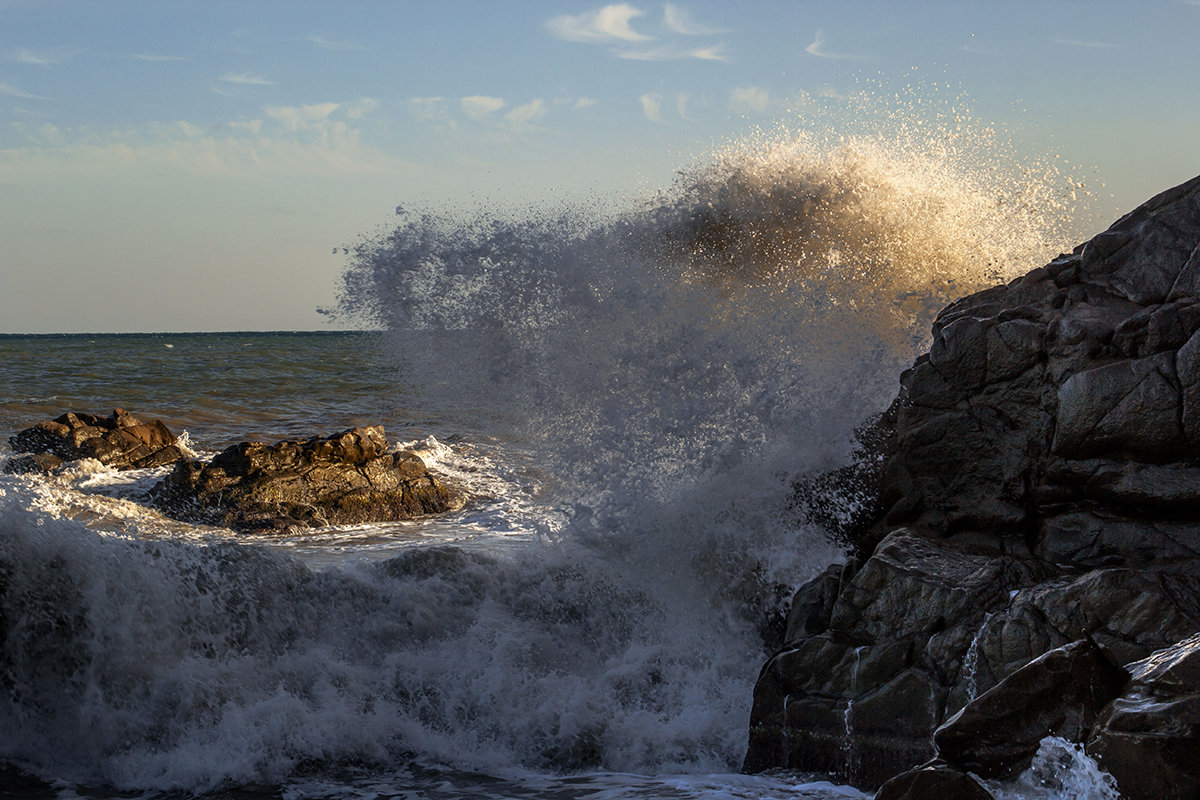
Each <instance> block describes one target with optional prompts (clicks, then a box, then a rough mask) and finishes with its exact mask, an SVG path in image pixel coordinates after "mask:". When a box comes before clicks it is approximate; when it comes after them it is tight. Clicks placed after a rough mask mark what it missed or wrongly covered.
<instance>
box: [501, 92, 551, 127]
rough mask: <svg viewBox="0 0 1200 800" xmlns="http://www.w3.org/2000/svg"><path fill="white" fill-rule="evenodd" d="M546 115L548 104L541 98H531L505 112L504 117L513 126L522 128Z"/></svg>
mask: <svg viewBox="0 0 1200 800" xmlns="http://www.w3.org/2000/svg"><path fill="white" fill-rule="evenodd" d="M544 116H546V104H545V103H544V102H543V101H542V100H540V99H539V100H531V101H529V102H528V103H525V104H524V105H520V106H517V107H516V108H514V109H513V110H512V111H510V112H508V113H507V114H505V115H504V119H505V121H507V122H508V124H509V125H510V126H512V127H513V128H518V129H520V128H524V127H526V126H528V125H529V124H530V123H532V122H535V121H537V120H539V119H541V118H542V117H544Z"/></svg>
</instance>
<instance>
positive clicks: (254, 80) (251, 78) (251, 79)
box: [217, 72, 275, 86]
mask: <svg viewBox="0 0 1200 800" xmlns="http://www.w3.org/2000/svg"><path fill="white" fill-rule="evenodd" d="M217 80H222V81H225V82H226V83H235V84H237V85H238V86H274V85H275V81H272V80H269V79H268V78H267V77H266V76H265V75H251V74H249V73H247V72H227V73H225V74H224V75H222V76H221V77H219V78H218V79H217Z"/></svg>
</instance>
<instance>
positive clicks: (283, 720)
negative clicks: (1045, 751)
mask: <svg viewBox="0 0 1200 800" xmlns="http://www.w3.org/2000/svg"><path fill="white" fill-rule="evenodd" d="M901 122H902V120H901ZM994 144H995V137H994V135H990V134H989V133H988V132H987V131H986V130H980V129H978V128H975V127H972V124H971V123H970V121H969V120H966V121H964V120H961V119H951V120H950V122H948V123H946V124H945V125H942V126H941V127H938V126H932V127H931V126H925V127H922V126H920V125H915V124H914V125H911V126H906V125H905V124H897V122H896V118H893V119H892V120H891V121H890V122H889V123H888V125H885V126H881V127H880V129H879V131H877V132H876V133H874V134H871V133H870V132H867V133H862V132H858V133H854V132H851V133H847V134H846V135H845V136H817V135H814V134H811V133H801V134H792V133H786V132H785V133H778V134H771V135H768V136H760V137H752V138H750V139H748V140H746V141H742V142H735V143H732V144H730V145H729V146H727V147H724V148H723V149H721V150H720V151H719V152H717V153H716V154H715V155H713V156H712V157H711V158H706V159H703V160H701V161H698V162H697V163H695V164H693V165H690V166H687V167H685V168H684V169H683V170H681V174H680V176H679V180H678V181H677V182H676V184H675V185H673V186H670V187H665V188H664V189H663V190H662V191H661V192H659V193H657V194H655V195H652V196H650V197H649V198H647V199H643V200H639V201H637V202H630V203H627V204H625V206H624V207H623V208H621V209H619V210H617V211H613V212H611V213H606V214H604V215H597V214H596V213H595V212H594V211H593V209H592V208H591V207H589V208H581V207H580V206H578V205H576V206H566V207H543V208H534V209H523V210H520V211H517V212H512V211H506V212H503V213H491V212H488V211H486V210H483V211H478V212H471V213H465V214H455V213H439V212H434V211H430V212H426V213H422V212H403V213H402V214H401V215H400V217H399V218H398V224H397V226H396V227H395V228H394V229H392V230H388V231H384V232H382V233H380V234H379V235H377V236H373V237H368V238H364V239H363V240H362V241H360V242H359V243H358V244H357V245H356V246H355V247H354V249H353V255H352V258H351V263H350V265H349V267H348V269H347V272H346V275H345V291H344V297H343V302H342V306H343V308H344V309H345V310H346V312H347V313H349V312H350V311H357V312H360V313H362V314H365V315H366V319H367V320H368V321H369V322H371V323H372V324H377V325H379V326H381V327H383V328H384V329H385V332H384V333H382V334H380V335H379V336H378V337H377V339H376V337H372V338H371V340H370V341H371V346H372V347H376V346H378V347H379V349H369V348H368V346H367V343H366V342H367V340H366V339H365V338H363V337H358V338H355V339H349V338H347V339H346V340H344V341H343V340H342V339H337V340H336V341H337V342H338V344H339V346H344V347H348V348H350V351H348V352H346V353H343V354H342V355H343V356H344V358H343V361H342V362H337V361H336V359H333V358H331V357H330V356H331V352H337V351H331V350H330V349H329V348H330V342H332V341H334V340H333V339H326V340H324V341H318V340H317V339H312V340H303V339H302V337H296V338H291V339H288V338H286V337H276V338H273V339H269V340H266V339H264V340H263V341H261V342H259V341H258V340H257V339H256V340H255V342H256V344H255V346H254V347H250V346H249V343H248V342H237V341H232V340H231V341H221V342H220V343H219V346H220V347H221V348H224V349H222V350H221V351H220V354H217V355H211V356H209V355H206V354H205V352H204V349H203V347H202V346H201V345H202V344H203V342H202V341H201V340H199V339H196V338H195V337H192V338H180V339H179V341H178V342H170V343H175V344H176V345H177V346H176V347H174V348H172V349H171V359H170V362H169V363H170V364H174V365H177V366H175V367H174V368H176V369H179V370H181V371H186V373H185V374H183V375H182V376H174V377H172V376H170V375H167V376H164V377H161V378H159V379H158V380H161V381H162V382H163V385H164V386H165V385H166V383H167V382H168V381H170V380H175V381H176V383H175V384H173V385H172V388H171V392H167V391H166V390H165V389H163V390H160V392H159V393H158V394H156V393H155V392H154V391H153V386H152V384H151V383H148V382H145V381H143V382H141V384H140V386H141V387H142V388H140V389H139V390H141V391H145V392H146V396H145V398H144V399H145V401H146V403H147V404H149V405H153V404H154V403H158V404H159V405H160V407H163V408H167V409H172V408H173V409H177V410H178V409H180V408H181V406H184V405H185V400H186V398H184V397H183V395H184V394H186V392H187V391H190V392H192V393H193V394H194V392H195V386H196V385H197V384H196V381H197V379H198V378H197V376H204V377H203V380H202V382H201V384H202V385H205V386H208V385H209V384H213V385H216V383H217V381H219V380H226V379H228V380H229V382H228V383H225V384H221V385H223V386H225V387H226V391H227V394H228V395H229V397H228V399H225V400H222V399H221V397H220V396H218V397H215V398H213V397H210V398H209V399H208V400H207V401H206V402H207V403H209V404H211V407H210V406H205V407H204V408H202V409H198V410H196V409H193V410H185V411H178V412H177V413H179V415H180V417H181V418H183V419H186V420H187V421H188V427H189V429H195V430H197V431H200V430H203V429H205V428H207V429H208V430H209V431H210V433H209V434H208V438H206V437H205V436H204V435H202V434H200V433H197V435H196V439H197V444H196V445H195V446H196V447H197V449H198V450H201V451H203V450H204V448H206V447H210V448H212V449H214V450H217V449H220V448H221V447H223V446H225V445H226V444H227V443H228V442H229V439H230V436H231V435H236V433H235V432H234V431H232V430H231V428H232V426H233V425H234V424H235V423H234V422H232V421H231V420H236V424H237V425H238V426H247V425H248V426H253V427H254V428H255V429H263V430H270V431H271V432H283V433H286V434H288V435H312V434H313V433H316V432H321V431H318V430H316V429H314V427H313V426H314V424H315V421H319V422H321V423H327V422H328V421H329V420H331V419H336V420H339V422H340V421H346V422H348V423H352V424H357V422H358V421H359V420H363V421H366V422H375V421H380V420H384V421H386V424H387V426H388V431H389V434H390V435H392V436H393V437H395V438H396V439H398V440H400V441H402V442H403V444H402V446H408V447H416V448H418V449H419V450H421V451H422V458H427V459H428V460H429V461H430V462H432V463H433V464H436V468H437V469H439V470H442V471H443V472H445V474H447V475H448V476H450V477H451V478H452V479H454V480H459V481H461V482H463V483H464V484H466V485H468V486H469V487H470V488H471V494H472V497H473V500H472V502H471V503H469V504H468V505H467V506H466V507H465V508H463V509H462V510H460V511H458V512H454V513H452V514H449V515H445V516H442V517H437V518H430V519H428V520H419V521H414V522H407V523H400V524H396V525H392V526H387V525H377V526H357V527H346V528H339V529H325V530H320V531H312V532H305V533H300V534H296V535H294V536H283V537H272V539H271V540H270V541H269V542H268V541H266V540H261V539H260V540H254V539H251V538H246V537H238V538H236V539H234V538H233V537H231V536H227V535H226V534H225V533H220V532H213V531H210V530H203V529H199V528H194V527H193V528H191V529H188V530H186V531H182V532H181V531H178V530H173V529H170V528H167V527H163V528H160V527H158V526H157V525H158V523H156V522H155V520H154V518H153V516H152V515H151V512H147V511H145V509H141V510H140V511H139V510H132V509H135V507H137V503H136V499H137V497H138V496H139V493H140V492H142V487H143V481H144V480H145V479H146V478H143V477H138V476H131V477H128V478H124V477H123V478H116V477H115V476H111V475H106V474H104V473H103V472H92V473H89V472H88V471H87V470H86V469H84V470H82V471H80V472H79V473H78V474H77V475H75V476H74V477H65V476H64V477H61V478H55V479H51V480H47V481H39V480H37V479H27V478H16V477H11V476H10V477H6V478H4V479H3V480H0V532H2V535H0V582H2V583H3V591H2V592H0V603H2V604H3V606H2V607H0V615H2V617H3V619H4V620H5V621H6V625H7V629H6V634H5V638H4V640H3V644H2V648H3V649H2V650H0V664H2V665H3V669H4V675H5V678H4V681H5V683H4V688H5V690H6V691H7V692H8V694H9V696H10V697H11V698H12V699H13V702H12V703H11V704H7V705H5V706H3V707H0V759H3V760H4V761H6V762H8V763H12V764H17V765H20V766H21V767H22V768H23V769H25V770H27V771H30V772H32V773H34V774H36V775H38V776H40V777H43V778H46V779H48V780H62V781H65V782H66V783H67V784H69V785H70V786H72V787H74V789H76V790H78V789H80V788H81V787H88V786H96V787H106V788H102V789H99V790H98V791H100V792H103V791H111V787H115V788H117V789H119V790H123V791H130V792H142V793H145V792H151V793H152V792H176V791H178V792H188V793H205V792H222V791H227V790H228V791H243V790H245V791H249V792H251V793H253V792H254V791H257V789H256V788H255V787H264V786H265V787H268V788H266V789H264V790H263V791H264V792H265V793H267V794H269V795H271V796H275V795H283V796H292V795H295V796H311V795H320V796H329V797H347V798H348V797H367V796H372V797H399V796H405V797H430V798H434V797H481V798H493V797H495V798H498V797H531V798H532V797H539V798H541V797H547V796H554V797H617V796H620V797H643V796H644V797H684V798H687V797H705V798H708V797H714V798H716V797H814V798H826V800H828V799H829V798H834V797H865V796H866V795H864V794H862V793H860V792H857V791H856V790H853V789H849V788H846V787H837V786H834V785H832V784H829V783H827V782H822V781H821V780H819V779H813V776H778V775H777V776H753V777H751V776H739V775H736V774H734V773H736V770H737V769H738V767H739V766H740V763H741V760H742V757H743V755H744V752H745V745H746V726H747V720H748V715H749V707H750V700H751V690H752V685H753V681H754V677H755V675H756V673H757V671H758V669H759V667H760V665H761V663H762V660H763V658H764V655H765V649H766V647H767V646H768V643H769V642H770V641H771V637H772V636H777V635H778V625H779V623H780V619H781V614H782V613H783V611H784V610H785V606H786V602H787V598H788V597H789V596H790V593H791V591H792V589H793V588H794V587H795V586H796V585H797V584H798V583H800V582H802V581H804V580H805V579H807V578H809V577H811V576H812V575H814V574H815V573H816V572H817V571H819V570H820V569H821V568H823V567H824V566H825V565H826V564H828V563H830V562H831V561H833V560H835V559H837V558H839V557H840V556H841V553H840V551H839V550H838V548H837V547H836V546H835V545H834V544H832V543H831V542H830V541H829V538H828V534H827V532H826V531H825V530H823V529H821V528H820V527H819V526H817V525H814V524H807V523H804V522H802V521H801V520H799V519H797V516H796V514H795V512H794V509H793V488H792V487H793V485H794V483H795V481H796V480H797V479H798V478H800V477H802V476H804V475H806V474H809V473H811V472H813V471H820V470H824V469H828V468H830V467H834V466H837V465H839V464H840V463H842V462H843V461H844V459H845V458H846V457H847V456H848V454H849V452H850V449H851V447H852V444H851V432H852V430H853V429H854V427H855V426H857V425H858V424H859V423H861V422H862V421H863V419H865V418H866V417H868V416H869V415H870V414H872V413H876V412H878V411H880V410H881V409H882V408H883V407H885V406H886V404H887V403H888V402H889V401H890V400H891V398H892V396H893V394H894V392H895V386H896V375H897V374H898V372H899V370H900V369H901V368H902V367H904V366H906V365H907V364H908V362H909V361H910V360H911V359H912V357H913V356H914V355H915V354H916V353H917V352H919V350H920V349H921V348H922V347H923V346H924V345H925V343H926V337H927V335H928V327H929V322H930V321H931V319H932V315H933V314H934V313H936V311H937V309H939V308H940V307H941V306H943V305H945V303H946V302H948V301H949V300H951V299H953V298H954V297H955V296H957V295H959V294H962V293H965V292H967V291H970V290H972V289H974V288H978V287H980V286H983V285H985V284H987V283H990V282H993V281H995V280H997V279H1002V278H1006V277H1010V276H1012V275H1014V274H1016V273H1018V272H1022V271H1025V270H1027V269H1029V268H1031V267H1032V266H1036V265H1038V264H1041V263H1043V262H1044V261H1045V260H1047V259H1048V258H1049V257H1050V256H1053V255H1054V254H1055V253H1057V252H1058V251H1059V250H1061V249H1064V248H1066V247H1068V246H1069V245H1070V244H1071V237H1070V236H1068V235H1066V234H1064V231H1066V229H1067V225H1068V222H1069V217H1070V209H1069V208H1068V206H1067V205H1066V204H1064V202H1060V200H1061V195H1062V189H1063V185H1064V183H1066V181H1065V179H1064V176H1063V175H1062V174H1061V173H1058V172H1055V171H1054V169H1053V168H1052V167H1049V168H1045V169H1043V168H1041V167H1040V166H1039V167H1038V168H1037V169H1030V168H1029V165H1028V164H1016V163H1010V162H1008V161H1007V160H1006V156H1003V151H1002V149H1001V150H999V151H997V152H1001V153H1002V157H999V161H997V160H996V158H997V157H996V156H994V155H993V156H992V157H991V160H989V157H988V155H987V154H988V152H989V148H992V146H993V145H994ZM992 149H993V150H994V148H992ZM60 344H61V343H60ZM56 346H57V345H56ZM90 346H96V347H99V346H100V345H90ZM106 346H109V347H113V348H116V347H120V343H119V342H117V343H108V344H107V345H106ZM214 346H217V345H214ZM62 347H64V348H66V349H67V350H70V347H69V343H66V344H62ZM153 350H154V352H155V353H158V354H161V353H162V351H163V348H160V347H156V348H153ZM234 350H239V351H244V353H245V354H244V355H243V356H239V358H245V359H253V360H254V367H253V370H247V374H246V375H238V374H233V375H227V373H229V372H230V370H229V368H228V365H229V363H230V356H229V355H228V354H229V353H231V352H234ZM147 352H149V351H147ZM91 357H94V356H91ZM166 363H168V362H164V361H162V360H161V359H159V360H157V361H155V362H154V364H153V365H151V366H152V368H150V367H148V368H147V374H148V375H149V374H160V373H162V372H163V370H164V369H167V368H168V367H164V364H166ZM337 363H341V364H342V366H341V367H340V368H335V366H336V364H337ZM364 363H365V364H366V365H367V366H368V367H369V368H364V366H363V365H364ZM331 365H333V366H331ZM362 376H367V377H362ZM129 383H130V384H131V385H135V386H137V385H139V384H138V382H135V381H129ZM146 387H149V388H146ZM100 389H104V390H109V391H117V388H116V384H115V383H110V384H105V385H104V386H101V387H99V389H94V390H91V391H99V390H100ZM22 392H23V395H22V396H25V397H35V396H36V397H46V396H48V395H50V394H53V393H54V392H53V391H51V390H49V389H47V388H46V387H37V386H33V387H28V389H26V388H22ZM27 407H28V406H21V408H27ZM135 407H136V406H135ZM289 415H291V416H289ZM393 422H394V423H395V424H393ZM347 426H348V425H342V424H339V425H338V426H336V427H347ZM298 428H301V429H302V430H301V431H297V429H298ZM430 436H434V437H435V438H433V439H430V438H429V437H430ZM276 438H279V437H276ZM92 504H94V505H92ZM98 508H102V509H103V512H102V513H99V512H97V509H98ZM123 509H131V510H130V518H129V521H127V522H125V523H122V522H121V521H120V519H119V517H120V515H121V513H124V512H123V511H122V510H123ZM185 527H186V526H185ZM226 533H227V532H226ZM1047 763H1052V764H1057V765H1058V766H1051V767H1048V769H1050V771H1051V772H1052V773H1053V774H1055V775H1058V776H1059V777H1061V778H1063V780H1064V781H1065V780H1066V776H1072V775H1074V776H1079V780H1085V778H1086V776H1087V775H1088V774H1090V773H1089V772H1088V770H1089V767H1088V766H1087V765H1086V764H1085V763H1083V762H1076V761H1070V763H1067V762H1066V761H1064V760H1063V759H1061V758H1059V759H1057V760H1056V759H1055V758H1050V759H1049V761H1048V762H1047ZM1056 770H1057V771H1056ZM1072 780H1074V779H1073V778H1072ZM1067 785H1068V783H1063V784H1062V786H1067ZM1081 785H1082V784H1081ZM1007 790H1008V789H1006V791H1007ZM1011 790H1012V791H1025V789H1018V788H1017V787H1016V785H1014V786H1013V787H1012V788H1011ZM1066 791H1067V789H1051V790H1050V792H1051V794H1050V795H1049V796H1052V797H1062V798H1065V797H1068V796H1071V795H1068V794H1064V792H1066ZM1056 792H1057V793H1056ZM85 793H86V792H85ZM1013 796H1014V797H1016V796H1024V795H1013Z"/></svg>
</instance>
